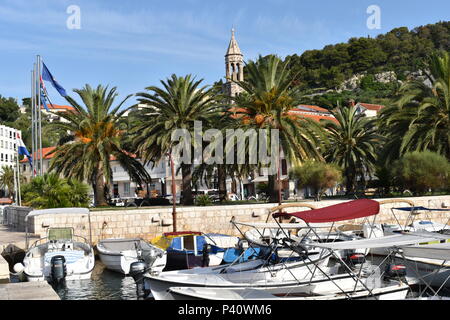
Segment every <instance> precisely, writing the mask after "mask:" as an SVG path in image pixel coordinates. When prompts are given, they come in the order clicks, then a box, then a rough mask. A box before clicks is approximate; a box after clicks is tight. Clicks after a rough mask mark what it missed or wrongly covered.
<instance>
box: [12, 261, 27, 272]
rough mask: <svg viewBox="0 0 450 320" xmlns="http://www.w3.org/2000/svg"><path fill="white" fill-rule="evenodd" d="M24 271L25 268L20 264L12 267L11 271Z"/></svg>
mask: <svg viewBox="0 0 450 320" xmlns="http://www.w3.org/2000/svg"><path fill="white" fill-rule="evenodd" d="M24 269H25V266H24V265H23V264H22V263H20V262H19V263H16V264H15V265H14V267H13V270H14V272H15V273H22V272H23V270H24Z"/></svg>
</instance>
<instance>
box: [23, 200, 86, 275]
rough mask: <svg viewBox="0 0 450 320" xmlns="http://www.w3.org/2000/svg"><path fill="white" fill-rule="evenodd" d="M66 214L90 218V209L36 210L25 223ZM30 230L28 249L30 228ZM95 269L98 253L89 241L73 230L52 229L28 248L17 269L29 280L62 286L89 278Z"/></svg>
mask: <svg viewBox="0 0 450 320" xmlns="http://www.w3.org/2000/svg"><path fill="white" fill-rule="evenodd" d="M62 213H70V214H83V215H89V209H86V208H58V209H47V210H35V211H32V212H30V213H29V214H28V215H27V217H26V218H25V221H27V220H28V218H29V217H31V216H38V215H51V214H62ZM26 231H27V232H26V235H27V246H28V229H27V230H26ZM94 266H95V256H94V250H93V249H92V246H91V245H90V244H89V242H88V241H87V240H86V239H85V238H83V237H80V236H76V235H74V230H73V228H49V229H48V230H47V236H46V237H45V238H41V239H39V240H37V241H36V242H35V243H33V244H32V245H31V246H30V247H29V248H28V249H27V252H26V254H25V258H24V260H23V264H20V263H18V264H16V265H15V266H14V270H15V271H16V272H22V271H23V273H24V274H25V276H26V278H27V279H28V281H45V280H46V281H49V282H52V283H59V282H62V281H64V280H69V281H70V280H82V279H89V278H90V277H91V273H92V270H93V269H94Z"/></svg>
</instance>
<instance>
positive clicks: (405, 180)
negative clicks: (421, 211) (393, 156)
mask: <svg viewBox="0 0 450 320" xmlns="http://www.w3.org/2000/svg"><path fill="white" fill-rule="evenodd" d="M394 174H395V179H396V181H397V183H398V184H399V185H400V186H401V187H402V188H403V189H409V190H411V191H412V192H413V193H414V194H415V195H418V194H424V193H426V192H429V191H431V192H435V191H437V190H440V189H446V188H448V185H449V180H450V163H449V162H448V160H447V159H446V158H445V157H444V156H441V155H439V154H437V153H435V152H431V151H423V152H418V151H416V152H411V153H407V154H405V155H404V156H403V157H402V158H401V159H400V160H398V161H396V162H395V164H394Z"/></svg>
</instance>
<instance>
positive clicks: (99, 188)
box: [94, 173, 108, 207]
mask: <svg viewBox="0 0 450 320" xmlns="http://www.w3.org/2000/svg"><path fill="white" fill-rule="evenodd" d="M94 190H95V192H94V196H95V206H96V207H104V206H107V205H108V203H107V202H106V197H105V181H104V179H103V174H101V173H97V177H96V179H95V185H94Z"/></svg>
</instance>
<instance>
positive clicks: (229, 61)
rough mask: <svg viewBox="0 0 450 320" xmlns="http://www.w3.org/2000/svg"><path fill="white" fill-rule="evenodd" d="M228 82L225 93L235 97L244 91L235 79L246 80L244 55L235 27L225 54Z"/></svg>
mask: <svg viewBox="0 0 450 320" xmlns="http://www.w3.org/2000/svg"><path fill="white" fill-rule="evenodd" d="M225 74H226V83H225V85H224V91H225V94H227V95H229V96H231V97H234V96H236V95H237V94H238V93H240V92H242V88H241V87H240V86H239V85H238V84H237V83H235V82H233V81H244V55H243V54H242V53H241V49H239V45H238V43H237V41H236V38H235V36H234V28H233V29H232V30H231V41H230V45H229V46H228V50H227V53H226V55H225Z"/></svg>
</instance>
